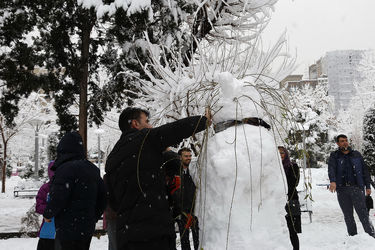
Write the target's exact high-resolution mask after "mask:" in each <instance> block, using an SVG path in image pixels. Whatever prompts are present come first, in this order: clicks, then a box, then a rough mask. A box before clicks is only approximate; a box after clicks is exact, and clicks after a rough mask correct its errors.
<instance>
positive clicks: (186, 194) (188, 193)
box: [180, 169, 196, 214]
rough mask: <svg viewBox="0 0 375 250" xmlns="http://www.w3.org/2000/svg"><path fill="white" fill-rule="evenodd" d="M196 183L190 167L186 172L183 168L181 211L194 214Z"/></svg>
mask: <svg viewBox="0 0 375 250" xmlns="http://www.w3.org/2000/svg"><path fill="white" fill-rule="evenodd" d="M195 190H196V187H195V184H194V181H193V178H191V176H190V173H189V169H187V170H186V172H184V170H183V169H181V198H180V200H181V210H182V211H181V212H183V213H187V214H194V206H195V200H196V194H195Z"/></svg>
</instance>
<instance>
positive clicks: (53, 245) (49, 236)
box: [35, 161, 60, 250]
mask: <svg viewBox="0 0 375 250" xmlns="http://www.w3.org/2000/svg"><path fill="white" fill-rule="evenodd" d="M54 163H55V161H51V162H50V163H49V164H48V178H49V181H48V182H47V183H44V184H43V185H42V186H41V187H40V189H39V191H38V194H37V196H36V205H35V212H37V213H38V214H43V213H44V210H45V209H46V206H47V201H48V200H49V186H50V184H51V183H50V181H51V180H52V177H53V175H54V174H55V172H54V171H52V169H51V167H52V166H53V164H54ZM55 236H56V229H55V222H54V220H52V221H51V222H48V223H47V222H45V221H44V220H43V222H42V225H41V226H40V229H39V232H38V237H39V241H38V246H37V250H58V249H60V246H59V243H58V241H57V240H55Z"/></svg>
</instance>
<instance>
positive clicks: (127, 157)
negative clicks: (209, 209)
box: [105, 108, 210, 250]
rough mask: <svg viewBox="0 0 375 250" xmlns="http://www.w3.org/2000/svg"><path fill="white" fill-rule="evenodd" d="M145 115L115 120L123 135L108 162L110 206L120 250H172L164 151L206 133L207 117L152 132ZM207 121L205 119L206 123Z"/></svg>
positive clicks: (134, 111)
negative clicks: (114, 212)
mask: <svg viewBox="0 0 375 250" xmlns="http://www.w3.org/2000/svg"><path fill="white" fill-rule="evenodd" d="M148 118H149V113H148V111H146V110H142V109H139V108H127V109H125V110H124V111H123V112H122V113H121V115H120V119H119V127H120V129H121V131H122V135H121V137H120V139H119V140H118V142H117V143H116V145H115V147H114V148H113V150H112V152H111V153H110V155H109V156H108V159H107V162H106V168H105V170H106V173H107V176H108V184H109V185H110V186H111V189H110V190H113V194H112V195H111V197H113V200H112V201H111V204H114V205H113V208H114V209H115V210H116V211H117V247H118V249H119V250H124V249H128V250H143V249H144V250H151V249H152V250H170V249H175V246H174V237H175V231H174V230H175V229H174V222H173V218H172V216H171V213H170V210H169V203H168V200H167V192H166V175H165V170H164V168H163V151H165V149H166V148H167V147H169V146H172V145H175V144H177V143H179V142H181V141H182V140H183V139H184V138H188V137H190V136H191V135H193V134H194V133H197V132H199V131H202V130H204V129H205V128H206V123H208V121H207V120H210V114H209V112H207V114H206V117H205V116H193V117H188V118H185V119H181V120H178V121H175V122H172V123H168V124H165V125H163V126H160V127H157V128H152V125H151V124H150V123H149V119H148ZM207 118H208V119H207Z"/></svg>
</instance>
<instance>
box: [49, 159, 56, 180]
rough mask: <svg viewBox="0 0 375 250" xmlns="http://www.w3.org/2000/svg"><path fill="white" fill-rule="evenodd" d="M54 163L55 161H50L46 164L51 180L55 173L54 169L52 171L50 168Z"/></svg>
mask: <svg viewBox="0 0 375 250" xmlns="http://www.w3.org/2000/svg"><path fill="white" fill-rule="evenodd" d="M54 164H55V161H50V163H49V164H48V178H49V179H50V180H52V177H53V175H54V174H55V171H53V170H52V169H51V168H52V166H53V165H54Z"/></svg>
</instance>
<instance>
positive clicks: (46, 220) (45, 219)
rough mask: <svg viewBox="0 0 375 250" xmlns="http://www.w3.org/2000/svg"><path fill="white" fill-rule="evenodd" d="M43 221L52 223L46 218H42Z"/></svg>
mask: <svg viewBox="0 0 375 250" xmlns="http://www.w3.org/2000/svg"><path fill="white" fill-rule="evenodd" d="M43 219H44V221H45V222H51V221H52V220H51V219H47V218H44V217H43Z"/></svg>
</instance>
